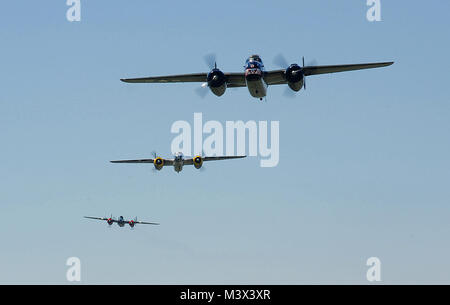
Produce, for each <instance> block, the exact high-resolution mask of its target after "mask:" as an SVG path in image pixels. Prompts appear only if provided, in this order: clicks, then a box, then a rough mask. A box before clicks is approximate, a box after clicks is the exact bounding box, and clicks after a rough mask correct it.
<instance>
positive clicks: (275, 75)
mask: <svg viewBox="0 0 450 305" xmlns="http://www.w3.org/2000/svg"><path fill="white" fill-rule="evenodd" d="M393 63H394V62H392V61H390V62H379V63H368V64H352V65H333V66H306V67H303V71H304V72H305V76H310V75H319V74H327V73H336V72H346V71H355V70H363V69H373V68H381V67H387V66H390V65H392V64H393ZM285 71H286V70H285V69H279V70H272V71H266V72H264V80H265V81H266V83H267V84H268V85H281V84H287V80H286V76H285Z"/></svg>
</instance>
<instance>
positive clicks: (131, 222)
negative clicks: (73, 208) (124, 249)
mask: <svg viewBox="0 0 450 305" xmlns="http://www.w3.org/2000/svg"><path fill="white" fill-rule="evenodd" d="M84 218H89V219H95V220H104V221H106V223H107V224H108V225H110V226H111V225H112V224H113V223H117V224H118V225H119V227H124V226H125V225H126V224H128V225H129V226H130V227H131V228H134V226H135V225H137V224H142V225H159V223H156V222H145V221H138V220H137V217H135V218H134V219H133V220H125V219H124V218H123V216H120V217H119V218H118V219H114V218H113V217H112V215H111V217H109V218H105V217H91V216H84Z"/></svg>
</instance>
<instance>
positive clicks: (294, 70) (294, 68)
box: [284, 64, 305, 91]
mask: <svg viewBox="0 0 450 305" xmlns="http://www.w3.org/2000/svg"><path fill="white" fill-rule="evenodd" d="M284 74H285V77H286V80H287V82H288V86H289V88H291V89H292V90H294V91H300V89H302V87H303V83H304V79H305V74H304V72H303V69H302V68H301V67H300V66H299V65H297V64H292V65H290V66H289V67H288V68H287V69H286V71H285V72H284Z"/></svg>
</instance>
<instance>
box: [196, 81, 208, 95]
mask: <svg viewBox="0 0 450 305" xmlns="http://www.w3.org/2000/svg"><path fill="white" fill-rule="evenodd" d="M204 85H205V84H202V86H201V87H199V88H196V89H195V93H197V95H198V96H199V97H201V98H205V97H206V95H207V94H208V92H209V88H208V83H206V86H204Z"/></svg>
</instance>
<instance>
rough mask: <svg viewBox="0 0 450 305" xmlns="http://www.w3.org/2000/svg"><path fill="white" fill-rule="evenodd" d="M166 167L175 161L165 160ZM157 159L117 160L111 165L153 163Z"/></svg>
mask: <svg viewBox="0 0 450 305" xmlns="http://www.w3.org/2000/svg"><path fill="white" fill-rule="evenodd" d="M163 160H164V165H173V161H174V160H173V159H163ZM153 161H155V159H138V160H117V161H110V162H111V163H153Z"/></svg>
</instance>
